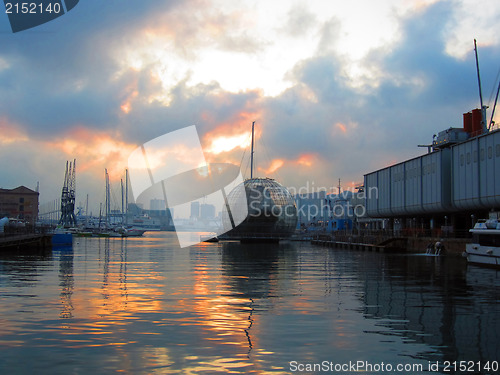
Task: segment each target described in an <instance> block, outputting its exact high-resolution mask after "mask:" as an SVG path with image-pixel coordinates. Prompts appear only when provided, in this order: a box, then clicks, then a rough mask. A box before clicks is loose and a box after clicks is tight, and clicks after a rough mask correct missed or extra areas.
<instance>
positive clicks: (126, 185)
mask: <svg viewBox="0 0 500 375" xmlns="http://www.w3.org/2000/svg"><path fill="white" fill-rule="evenodd" d="M125 224H128V169H125Z"/></svg>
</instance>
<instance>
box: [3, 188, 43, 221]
mask: <svg viewBox="0 0 500 375" xmlns="http://www.w3.org/2000/svg"><path fill="white" fill-rule="evenodd" d="M38 196H39V193H38V192H36V191H34V190H31V189H28V188H27V187H26V186H19V187H17V188H15V189H0V217H5V216H7V217H9V218H15V219H21V220H24V221H26V222H28V223H31V224H34V223H35V221H36V219H37V217H38Z"/></svg>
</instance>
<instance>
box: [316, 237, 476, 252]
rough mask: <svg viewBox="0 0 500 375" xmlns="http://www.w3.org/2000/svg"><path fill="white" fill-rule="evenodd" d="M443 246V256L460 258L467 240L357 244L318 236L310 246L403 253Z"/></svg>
mask: <svg viewBox="0 0 500 375" xmlns="http://www.w3.org/2000/svg"><path fill="white" fill-rule="evenodd" d="M438 241H439V242H441V244H442V245H443V246H444V252H443V255H444V254H446V255H449V256H459V257H461V256H462V254H463V252H464V251H465V245H466V243H467V242H469V239H467V238H434V237H390V238H387V239H385V240H383V241H378V242H376V243H363V242H358V241H357V239H356V238H353V239H352V240H351V241H348V240H343V241H340V240H336V239H333V238H328V236H319V237H318V238H315V239H312V240H311V244H313V245H319V246H325V247H331V248H337V249H347V250H360V251H376V252H403V253H422V254H423V253H426V251H427V246H428V245H429V244H434V243H436V242H438Z"/></svg>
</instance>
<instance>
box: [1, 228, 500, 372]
mask: <svg viewBox="0 0 500 375" xmlns="http://www.w3.org/2000/svg"><path fill="white" fill-rule="evenodd" d="M499 286H500V273H499V272H498V271H495V270H491V269H483V268H478V267H473V266H467V265H466V264H465V263H464V261H463V260H462V259H455V258H447V259H443V258H436V257H426V256H419V255H397V254H383V253H371V252H360V251H348V250H338V249H330V248H323V247H316V246H313V245H310V244H309V243H306V242H288V243H282V244H280V245H262V244H259V245H241V244H239V243H218V244H213V243H212V244H208V243H205V244H200V245H197V246H192V247H190V248H184V249H181V248H179V247H178V245H177V240H176V237H175V234H174V233H169V232H162V233H153V232H151V233H146V235H145V237H143V238H129V239H103V238H75V239H74V245H73V248H72V249H53V250H52V251H51V252H49V253H47V254H43V255H40V254H31V255H19V254H17V255H12V254H10V255H8V254H0V301H1V303H0V372H1V373H15V374H28V373H29V374H33V373H38V374H40V373H46V374H89V373H94V374H100V373H114V372H124V373H129V374H155V373H158V374H217V373H232V374H238V373H241V374H251V373H256V374H265V373H274V374H291V373H351V372H353V371H352V370H353V368H352V367H351V368H346V367H345V366H347V365H348V364H349V363H350V364H351V365H352V364H353V363H360V362H358V361H362V362H363V363H365V366H370V365H371V366H372V368H371V371H370V368H367V367H365V368H364V369H363V368H358V370H365V373H375V372H376V373H389V371H387V370H388V368H387V365H389V366H391V367H392V368H390V369H391V370H392V371H391V372H392V373H405V374H412V373H415V374H417V373H458V372H460V371H459V369H457V370H456V371H445V370H453V367H451V368H450V367H449V366H453V362H454V361H468V362H467V363H468V364H469V368H468V369H467V371H463V373H476V374H477V373H488V371H486V369H484V368H482V367H484V366H483V364H485V363H487V362H488V361H490V362H491V363H492V364H493V361H499V360H500V340H499V337H500V315H499V312H500V304H499V303H500V292H499ZM446 361H449V363H450V364H449V366H448V367H446V365H447V362H446ZM469 361H470V362H469ZM382 364H383V365H384V366H386V367H380V366H382ZM341 365H345V366H344V368H343V370H345V371H340V370H342V368H341V367H340V366H341ZM397 365H406V366H414V367H413V368H412V369H413V370H414V371H397V369H396V366H397ZM436 365H438V367H436ZM456 365H457V364H455V366H456ZM493 365H494V364H493ZM335 366H337V367H335ZM376 366H379V367H376ZM418 366H421V367H418ZM471 366H472V367H471ZM478 366H481V369H478ZM408 369H409V368H408V367H407V368H406V370H408ZM336 370H338V371H336ZM366 370H368V371H366ZM376 370H379V371H376ZM469 370H473V371H469ZM489 373H493V372H492V371H490V372H489Z"/></svg>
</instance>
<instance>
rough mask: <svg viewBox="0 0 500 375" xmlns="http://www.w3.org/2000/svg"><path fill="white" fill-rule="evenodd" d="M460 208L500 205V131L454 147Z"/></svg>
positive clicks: (454, 188)
mask: <svg viewBox="0 0 500 375" xmlns="http://www.w3.org/2000/svg"><path fill="white" fill-rule="evenodd" d="M452 150H453V162H452V168H453V171H452V174H453V185H452V197H453V206H454V207H455V208H456V209H498V208H500V131H495V132H491V133H488V134H485V135H483V136H480V137H476V138H473V139H471V140H469V141H467V142H463V143H460V144H457V145H455V146H453V148H452Z"/></svg>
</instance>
